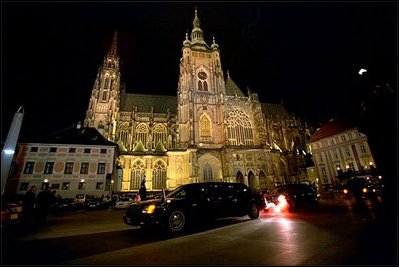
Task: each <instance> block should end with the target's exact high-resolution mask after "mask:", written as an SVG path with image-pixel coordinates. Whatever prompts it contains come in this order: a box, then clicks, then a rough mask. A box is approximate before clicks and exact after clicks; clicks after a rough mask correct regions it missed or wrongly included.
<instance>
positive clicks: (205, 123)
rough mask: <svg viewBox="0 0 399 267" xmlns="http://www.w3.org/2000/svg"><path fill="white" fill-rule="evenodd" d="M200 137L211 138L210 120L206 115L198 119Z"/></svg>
mask: <svg viewBox="0 0 399 267" xmlns="http://www.w3.org/2000/svg"><path fill="white" fill-rule="evenodd" d="M200 136H201V137H211V120H210V118H209V117H208V115H206V114H203V115H202V116H201V118H200Z"/></svg>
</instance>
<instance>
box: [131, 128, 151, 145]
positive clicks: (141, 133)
mask: <svg viewBox="0 0 399 267" xmlns="http://www.w3.org/2000/svg"><path fill="white" fill-rule="evenodd" d="M148 134H149V130H148V126H147V124H145V123H140V124H139V125H137V127H136V135H135V144H134V145H137V144H138V142H139V141H140V140H141V143H143V145H144V146H145V148H147V141H148V140H147V139H148Z"/></svg>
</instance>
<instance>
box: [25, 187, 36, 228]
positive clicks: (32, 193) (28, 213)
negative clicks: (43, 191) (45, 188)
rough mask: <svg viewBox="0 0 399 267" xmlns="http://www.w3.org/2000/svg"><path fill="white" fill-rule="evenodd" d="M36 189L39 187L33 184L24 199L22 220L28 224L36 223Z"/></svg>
mask: <svg viewBox="0 0 399 267" xmlns="http://www.w3.org/2000/svg"><path fill="white" fill-rule="evenodd" d="M36 191H37V187H36V186H35V185H32V186H31V188H30V189H29V190H28V191H27V192H26V193H25V196H24V199H23V200H22V222H23V223H25V224H26V225H32V226H33V224H34V220H35V209H36Z"/></svg>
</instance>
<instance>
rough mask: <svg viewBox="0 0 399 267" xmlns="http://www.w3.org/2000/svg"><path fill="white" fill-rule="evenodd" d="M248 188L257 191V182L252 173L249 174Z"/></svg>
mask: <svg viewBox="0 0 399 267" xmlns="http://www.w3.org/2000/svg"><path fill="white" fill-rule="evenodd" d="M248 187H249V188H251V190H252V191H257V190H258V188H257V185H256V181H255V175H254V173H253V172H252V171H250V172H249V173H248Z"/></svg>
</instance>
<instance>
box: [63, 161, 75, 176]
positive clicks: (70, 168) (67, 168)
mask: <svg viewBox="0 0 399 267" xmlns="http://www.w3.org/2000/svg"><path fill="white" fill-rule="evenodd" d="M72 172H73V162H67V163H66V164H65V171H64V173H65V174H72Z"/></svg>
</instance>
